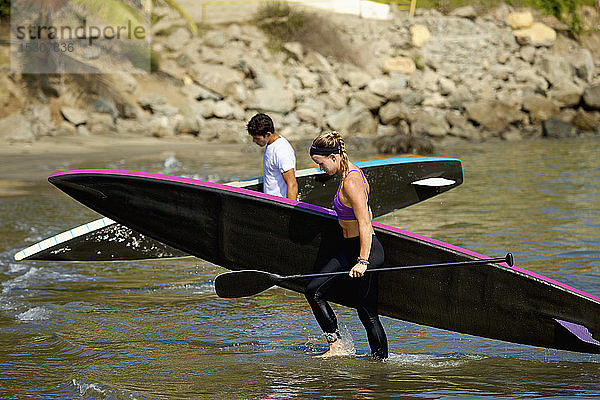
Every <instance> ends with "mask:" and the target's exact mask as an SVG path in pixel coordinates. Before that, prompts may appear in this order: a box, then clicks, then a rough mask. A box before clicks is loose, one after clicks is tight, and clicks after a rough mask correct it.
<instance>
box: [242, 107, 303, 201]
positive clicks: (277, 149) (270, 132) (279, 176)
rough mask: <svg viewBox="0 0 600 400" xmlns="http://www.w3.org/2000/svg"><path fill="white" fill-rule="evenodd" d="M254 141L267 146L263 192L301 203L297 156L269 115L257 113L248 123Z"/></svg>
mask: <svg viewBox="0 0 600 400" xmlns="http://www.w3.org/2000/svg"><path fill="white" fill-rule="evenodd" d="M248 133H249V134H250V135H251V136H252V141H253V142H254V143H256V144H257V145H259V146H260V147H265V146H266V148H265V152H264V154H263V192H265V193H267V194H272V195H275V196H281V197H287V198H288V199H292V200H297V197H298V183H297V182H296V154H295V153H294V149H293V148H292V145H291V144H290V142H288V141H287V140H286V139H285V138H284V137H283V136H280V135H279V134H277V132H275V128H274V127H273V121H272V120H271V118H270V117H269V116H268V115H266V114H256V115H255V116H254V117H252V118H251V119H250V122H248Z"/></svg>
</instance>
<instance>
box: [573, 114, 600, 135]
mask: <svg viewBox="0 0 600 400" xmlns="http://www.w3.org/2000/svg"><path fill="white" fill-rule="evenodd" d="M571 123H572V124H573V125H574V126H575V127H576V128H578V129H580V130H582V131H584V132H594V133H599V132H600V119H599V118H598V115H597V113H591V112H586V111H585V110H583V109H581V108H580V109H578V110H577V112H576V113H575V115H574V116H573V119H572V122H571Z"/></svg>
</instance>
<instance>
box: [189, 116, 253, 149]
mask: <svg viewBox="0 0 600 400" xmlns="http://www.w3.org/2000/svg"><path fill="white" fill-rule="evenodd" d="M247 132H248V131H247V130H246V122H242V121H235V120H226V119H219V118H211V119H207V120H206V121H205V124H204V129H203V131H202V132H201V133H200V135H199V137H201V138H203V139H206V140H208V141H217V140H218V141H219V142H220V143H243V142H244V140H245V139H246V136H247V135H248V133H247Z"/></svg>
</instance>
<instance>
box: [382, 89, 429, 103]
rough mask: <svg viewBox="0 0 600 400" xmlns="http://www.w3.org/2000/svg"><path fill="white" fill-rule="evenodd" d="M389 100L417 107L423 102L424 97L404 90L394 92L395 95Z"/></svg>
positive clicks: (413, 91)
mask: <svg viewBox="0 0 600 400" xmlns="http://www.w3.org/2000/svg"><path fill="white" fill-rule="evenodd" d="M390 100H402V102H403V103H404V104H406V105H407V106H411V107H414V106H418V105H421V104H422V103H423V101H425V95H424V94H423V93H421V92H417V91H415V90H410V89H405V90H399V91H397V92H396V95H395V96H394V97H393V98H391V99H390Z"/></svg>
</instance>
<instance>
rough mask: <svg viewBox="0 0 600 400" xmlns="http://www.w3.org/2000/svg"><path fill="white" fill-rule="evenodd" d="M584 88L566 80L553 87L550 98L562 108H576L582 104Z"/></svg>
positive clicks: (549, 92)
mask: <svg viewBox="0 0 600 400" xmlns="http://www.w3.org/2000/svg"><path fill="white" fill-rule="evenodd" d="M583 90H584V89H583V88H582V87H580V86H577V85H576V84H575V83H573V82H572V81H571V80H569V79H564V80H562V81H560V82H558V83H556V84H554V85H553V86H552V88H551V89H550V90H549V91H548V97H550V98H551V99H552V100H554V101H556V102H557V103H558V104H559V105H560V106H561V107H575V106H577V105H578V104H579V103H580V102H581V96H582V95H583Z"/></svg>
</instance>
